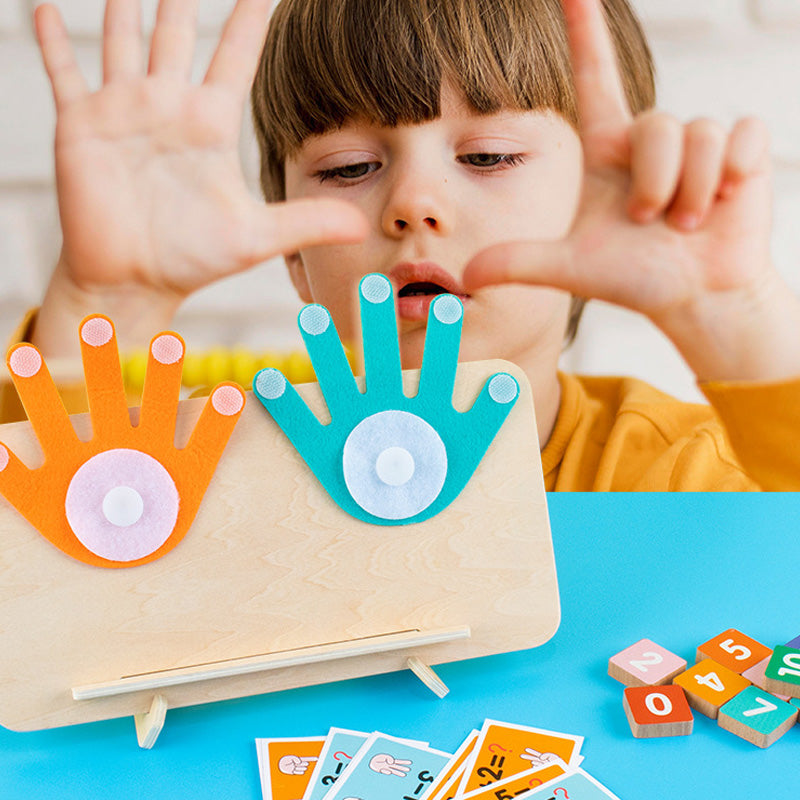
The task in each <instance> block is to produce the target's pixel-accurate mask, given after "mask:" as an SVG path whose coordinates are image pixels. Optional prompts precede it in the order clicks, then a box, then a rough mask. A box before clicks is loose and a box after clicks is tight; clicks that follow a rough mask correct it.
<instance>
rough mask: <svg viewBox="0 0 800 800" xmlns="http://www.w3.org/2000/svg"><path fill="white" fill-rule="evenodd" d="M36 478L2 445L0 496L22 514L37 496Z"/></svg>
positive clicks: (0, 453) (0, 455)
mask: <svg viewBox="0 0 800 800" xmlns="http://www.w3.org/2000/svg"><path fill="white" fill-rule="evenodd" d="M34 481H35V478H34V477H33V472H32V470H30V469H28V467H26V466H25V465H24V464H23V463H22V462H21V461H20V460H19V459H18V458H17V457H16V455H14V453H13V452H12V451H11V450H9V449H8V448H7V447H6V446H5V445H4V444H0V494H2V495H3V497H5V499H6V500H8V502H9V503H11V505H12V506H14V508H16V509H17V511H19V512H20V513H21V514H23V515H25V509H27V508H29V507H30V503H31V500H32V499H33V498H34V497H35V496H36V486H35V483H34Z"/></svg>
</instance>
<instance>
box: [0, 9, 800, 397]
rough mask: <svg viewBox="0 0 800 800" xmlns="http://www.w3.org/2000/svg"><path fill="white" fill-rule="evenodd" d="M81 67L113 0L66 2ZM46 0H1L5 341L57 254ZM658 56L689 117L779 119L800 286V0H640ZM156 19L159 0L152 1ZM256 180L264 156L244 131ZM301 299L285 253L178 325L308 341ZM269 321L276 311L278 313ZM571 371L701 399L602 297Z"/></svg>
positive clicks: (791, 271)
mask: <svg viewBox="0 0 800 800" xmlns="http://www.w3.org/2000/svg"><path fill="white" fill-rule="evenodd" d="M56 2H57V3H58V4H59V5H60V7H61V9H62V12H63V14H64V17H65V19H66V21H67V25H68V27H69V29H70V31H71V32H72V34H73V36H74V37H75V44H76V50H77V53H78V59H79V61H80V64H81V67H82V68H83V70H84V74H86V76H87V78H88V80H89V81H90V83H92V84H93V85H96V84H97V82H98V81H99V64H100V54H99V35H100V31H101V28H102V14H103V5H104V0H56ZM233 2H234V0H201V8H200V17H199V26H200V38H199V41H198V52H197V59H196V73H197V75H198V76H199V75H201V74H202V72H203V71H204V69H205V66H206V64H207V63H208V59H209V57H210V54H211V52H213V48H214V45H215V40H216V36H217V33H218V30H219V27H220V26H221V24H222V23H223V21H224V19H225V17H226V15H227V13H228V12H229V10H230V8H231V7H232V6H233ZM34 5H35V0H0V98H2V104H1V105H0V109H1V110H0V338H4V337H5V336H7V334H8V332H9V331H10V330H11V329H12V328H13V326H14V325H15V323H16V321H17V319H18V318H19V316H20V314H21V313H22V311H23V310H24V309H25V308H26V307H28V306H29V305H30V304H31V303H35V302H36V301H37V300H38V299H39V298H40V297H41V295H42V293H43V291H44V286H45V284H46V280H47V275H48V274H49V270H50V269H51V267H52V263H53V260H54V258H55V256H56V254H57V252H58V247H59V233H58V224H57V209H56V205H55V201H54V194H53V185H52V181H53V164H52V135H53V124H54V114H53V109H52V100H51V97H50V90H49V86H48V84H47V81H46V78H45V76H44V72H43V69H42V67H41V62H40V58H39V54H38V50H37V48H36V45H35V41H34V38H33V32H32V25H31V13H32V9H33V7H34ZM634 5H635V7H636V9H637V11H638V12H639V14H640V16H641V18H642V20H643V22H644V25H645V28H646V30H647V32H648V35H649V37H650V42H651V46H652V48H653V52H654V55H655V58H656V64H657V68H658V83H659V105H660V106H661V107H662V108H665V109H668V110H670V111H671V112H673V113H675V114H676V116H678V117H679V118H680V119H683V120H689V119H692V118H693V117H696V116H700V115H703V116H712V117H715V118H718V119H720V120H721V121H723V122H725V123H728V124H730V123H732V122H733V121H734V120H735V119H736V118H737V117H738V116H741V115H744V114H750V113H754V114H757V115H759V116H761V117H763V118H764V119H765V120H766V122H767V123H768V125H769V127H770V130H771V133H772V138H773V144H774V147H773V149H774V153H775V163H776V188H775V233H774V252H775V258H776V262H777V264H778V266H779V268H780V269H781V271H782V272H783V273H784V274H785V275H786V276H787V278H788V279H789V281H790V282H791V284H792V286H793V287H794V288H795V290H796V291H798V292H800V225H798V220H800V0H700V1H698V0H634ZM142 6H143V19H144V21H145V26H146V27H150V26H151V25H152V20H153V19H154V16H155V9H156V6H157V0H143V2H142ZM241 151H242V157H243V161H244V163H245V172H246V175H247V178H248V182H249V184H250V185H251V187H252V188H253V191H254V193H257V189H256V186H257V178H256V176H257V163H256V162H257V158H256V149H255V146H254V143H253V137H252V133H251V132H250V131H249V129H248V126H245V131H244V133H243V136H242V147H241ZM297 308H298V302H297V300H296V299H295V297H294V293H293V291H292V289H291V286H290V284H289V282H288V280H287V278H286V277H285V274H284V270H283V268H282V266H281V264H280V262H279V261H274V262H270V263H269V264H267V265H264V266H262V267H259V268H257V269H255V270H253V271H252V272H250V273H248V274H246V275H242V276H239V277H236V278H232V279H229V280H227V281H223V282H221V283H219V284H216V285H214V286H212V287H209V288H208V289H206V290H205V291H203V292H200V293H198V295H197V296H195V297H193V298H192V299H191V300H190V301H189V302H188V303H187V304H186V305H185V307H184V308H183V310H182V311H181V315H180V319H179V320H178V321H177V322H176V326H177V327H178V329H179V330H181V332H182V333H184V335H185V336H186V338H187V340H188V341H189V344H190V346H191V347H193V348H205V347H208V346H211V345H212V344H215V343H220V342H221V343H224V344H228V345H234V344H237V343H241V344H244V345H245V346H249V347H253V348H264V349H266V348H267V347H270V348H276V347H278V348H281V347H290V346H292V345H294V344H296V343H297V342H298V337H297V334H296V332H295V323H294V317H295V314H296V310H297ZM267 321H268V322H267ZM563 364H564V366H565V368H568V369H574V370H579V371H583V372H591V373H616V374H634V375H638V376H640V377H643V378H645V379H646V380H650V381H651V382H653V383H655V384H656V385H658V386H660V387H662V388H664V389H666V390H668V391H672V392H673V393H675V394H677V395H679V396H682V397H686V398H694V397H697V396H698V394H697V392H696V389H695V388H694V381H693V378H692V376H691V374H690V373H689V371H688V370H687V369H686V367H685V365H684V364H683V362H682V360H681V358H680V357H679V356H678V355H677V353H675V351H674V350H673V348H672V347H671V345H670V344H669V343H668V342H666V341H665V340H664V338H663V337H662V336H661V335H660V334H659V333H658V331H656V330H654V329H653V328H652V327H651V326H649V325H648V324H647V323H646V322H645V321H643V320H642V319H640V318H639V317H638V316H636V315H635V314H631V313H629V312H626V311H621V310H619V309H615V308H612V307H609V306H606V305H603V304H599V303H596V304H590V306H589V309H588V311H587V313H586V317H585V319H584V322H583V324H582V328H581V332H580V335H579V337H578V340H577V342H576V344H575V346H574V347H573V348H572V349H571V350H570V351H568V352H567V353H566V354H565V356H564V359H563Z"/></svg>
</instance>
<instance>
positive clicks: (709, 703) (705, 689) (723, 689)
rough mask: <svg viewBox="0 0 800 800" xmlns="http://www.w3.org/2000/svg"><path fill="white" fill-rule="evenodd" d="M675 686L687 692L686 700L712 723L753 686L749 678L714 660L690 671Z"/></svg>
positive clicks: (675, 681)
mask: <svg viewBox="0 0 800 800" xmlns="http://www.w3.org/2000/svg"><path fill="white" fill-rule="evenodd" d="M673 683H675V684H677V685H678V686H681V687H683V689H685V691H686V698H687V700H688V701H689V705H690V706H691V707H692V708H696V709H697V710H698V711H699V712H700V713H701V714H705V715H706V716H707V717H710V718H711V719H716V718H717V716H718V715H719V710H720V708H721V707H722V706H724V705H725V703H727V702H728V700H732V699H733V698H734V697H735V696H736V695H737V694H739V692H741V691H744V690H745V689H746V688H747V687H748V686H750V681H748V680H747V678H743V677H742V676H741V675H739V674H738V673H736V672H733V670H730V669H728V668H727V667H723V666H722V664H718V663H717V662H716V661H712V660H711V659H710V658H707V659H705V660H704V661H701V662H700V663H699V664H695V665H694V666H693V667H689V669H687V670H686V672H684V673H682V674H680V675H678V677H677V678H675V680H674V681H673Z"/></svg>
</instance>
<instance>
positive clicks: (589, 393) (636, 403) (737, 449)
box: [0, 312, 800, 491]
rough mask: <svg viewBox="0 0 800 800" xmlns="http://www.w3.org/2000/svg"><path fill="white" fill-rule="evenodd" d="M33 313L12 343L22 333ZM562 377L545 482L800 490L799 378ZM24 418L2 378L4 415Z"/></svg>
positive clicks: (75, 392) (81, 397) (71, 402)
mask: <svg viewBox="0 0 800 800" xmlns="http://www.w3.org/2000/svg"><path fill="white" fill-rule="evenodd" d="M33 313H34V312H31V314H29V315H27V316H26V318H25V320H24V321H23V323H22V324H21V325H20V327H19V328H18V329H17V331H16V332H15V334H14V337H13V342H19V341H24V340H25V338H26V336H27V332H28V329H29V326H30V324H31V322H32V320H33ZM559 379H560V381H561V389H562V395H561V406H560V408H559V413H558V417H557V419H556V423H555V426H554V428H553V432H552V434H551V436H550V440H549V441H548V442H547V444H546V446H545V447H544V449H543V451H542V468H543V471H544V480H545V488H546V489H547V490H548V491H757V490H760V489H763V490H771V491H799V490H800V447H798V444H797V439H798V434H800V378H797V379H795V380H789V381H782V382H777V383H707V384H703V385H701V389H702V390H703V392H704V394H705V396H706V397H707V398H708V400H709V402H710V403H711V405H710V406H707V405H702V404H699V403H685V402H682V401H680V400H676V399H675V398H672V397H670V396H669V395H666V394H664V393H663V392H660V391H658V390H657V389H654V388H653V387H652V386H649V385H648V384H646V383H644V382H643V381H639V380H636V379H635V378H607V377H602V378H596V377H580V376H576V375H564V374H560V375H559ZM59 390H60V391H61V395H62V398H63V400H64V404H65V406H66V408H67V410H68V411H69V412H70V413H80V412H83V411H85V410H86V397H85V393H84V391H83V387H82V385H81V384H72V385H69V386H61V387H59ZM129 399H131V401H132V404H135V403H136V401H137V400H136V396H135V394H134V393H131V394H130V395H129ZM24 418H25V414H24V411H23V409H22V406H21V405H20V403H19V400H18V399H17V396H16V392H15V391H14V389H13V386H11V385H10V384H8V383H6V384H4V385H3V386H2V387H0V423H5V422H13V421H16V420H20V419H24Z"/></svg>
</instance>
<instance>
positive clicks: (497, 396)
mask: <svg viewBox="0 0 800 800" xmlns="http://www.w3.org/2000/svg"><path fill="white" fill-rule="evenodd" d="M518 392H519V387H518V386H517V382H516V381H515V380H514V379H513V378H512V377H511V376H510V375H504V374H501V375H495V376H494V378H492V379H491V381H489V397H491V398H492V400H494V401H495V403H501V404H502V405H505V404H506V403H510V402H511V401H512V400H513V399H514V398H515V397H516V396H517V394H518Z"/></svg>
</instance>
